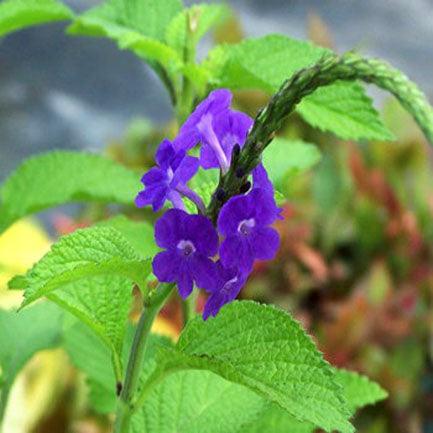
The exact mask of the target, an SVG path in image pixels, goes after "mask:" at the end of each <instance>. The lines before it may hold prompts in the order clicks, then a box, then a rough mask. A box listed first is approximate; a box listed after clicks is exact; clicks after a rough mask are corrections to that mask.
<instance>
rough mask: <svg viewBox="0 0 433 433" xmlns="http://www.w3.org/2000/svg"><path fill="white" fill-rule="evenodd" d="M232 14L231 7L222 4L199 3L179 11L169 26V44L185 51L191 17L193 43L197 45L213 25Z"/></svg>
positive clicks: (167, 37) (166, 33) (167, 39)
mask: <svg viewBox="0 0 433 433" xmlns="http://www.w3.org/2000/svg"><path fill="white" fill-rule="evenodd" d="M229 16H230V9H229V8H228V7H227V6H226V5H222V4H206V3H203V4H198V5H193V6H191V7H190V8H187V9H184V10H182V11H181V12H179V13H178V14H177V15H176V16H175V17H174V18H173V19H172V20H171V21H170V23H169V25H168V26H167V30H166V32H165V39H166V42H167V44H168V45H170V46H171V47H173V48H174V49H176V50H177V51H178V52H181V53H182V52H183V50H184V48H185V46H186V43H187V39H186V38H187V31H186V30H187V25H188V17H190V20H191V24H192V28H191V37H192V41H191V42H192V43H193V44H194V45H196V44H197V43H198V42H199V41H200V39H201V38H202V37H203V36H204V35H205V34H206V33H207V32H208V31H209V30H210V29H212V27H215V26H217V25H218V24H221V23H222V22H224V20H226V19H227V18H228V17H229Z"/></svg>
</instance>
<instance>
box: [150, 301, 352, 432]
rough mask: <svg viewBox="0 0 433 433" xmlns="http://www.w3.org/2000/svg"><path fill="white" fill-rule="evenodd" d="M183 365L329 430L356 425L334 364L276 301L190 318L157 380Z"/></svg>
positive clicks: (345, 429) (233, 305)
mask: <svg viewBox="0 0 433 433" xmlns="http://www.w3.org/2000/svg"><path fill="white" fill-rule="evenodd" d="M181 368H183V369H207V370H210V371H213V372H214V373H217V374H219V375H221V376H222V377H224V378H225V379H227V380H230V381H232V382H235V383H239V384H241V385H244V386H247V387H249V388H250V389H252V390H254V391H255V392H257V393H258V394H259V395H261V396H263V397H265V398H266V399H268V400H270V401H273V402H276V403H278V404H279V405H280V406H281V407H283V408H284V409H285V410H287V411H288V412H289V413H290V414H291V415H293V416H294V417H295V418H297V419H299V420H300V421H307V422H311V423H312V424H314V425H318V426H320V427H321V428H323V429H325V430H327V431H331V430H334V429H335V430H339V431H341V432H352V431H353V427H352V426H351V424H350V422H349V421H348V417H349V416H350V414H349V412H348V410H347V408H346V406H345V401H344V397H343V396H342V394H341V389H340V387H339V385H338V384H337V382H336V380H335V377H334V372H333V370H332V369H331V368H330V366H329V365H328V364H327V363H326V362H325V361H324V360H323V358H322V356H321V354H320V353H319V352H318V351H317V349H316V348H315V346H314V344H313V342H312V341H311V339H310V338H309V337H308V336H307V335H306V334H305V332H304V331H303V330H302V329H301V327H300V326H299V324H298V323H297V322H295V321H294V320H293V319H292V318H291V317H290V316H289V315H288V314H287V313H285V312H284V311H282V310H278V309H276V308H274V307H272V306H266V305H261V304H257V303H255V302H246V301H244V302H233V303H231V304H229V305H227V306H225V307H224V308H223V309H222V310H221V312H220V313H219V314H218V315H217V317H215V318H213V319H210V320H208V321H206V322H204V321H203V320H202V319H201V318H196V319H194V320H192V321H190V322H189V323H188V324H187V326H186V327H185V329H184V331H183V332H182V334H181V336H180V339H179V342H178V344H177V345H176V348H175V350H165V351H162V352H161V359H160V363H159V371H158V370H157V371H156V372H155V373H154V375H153V376H154V377H153V380H155V378H156V377H158V375H159V374H167V372H169V371H171V370H179V369H181ZM151 384H152V381H151V380H150V379H149V385H148V386H150V387H151ZM145 389H146V388H145Z"/></svg>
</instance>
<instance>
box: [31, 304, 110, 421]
mask: <svg viewBox="0 0 433 433" xmlns="http://www.w3.org/2000/svg"><path fill="white" fill-rule="evenodd" d="M24 311H25V310H24ZM63 345H64V348H65V350H66V352H67V353H68V355H69V357H70V359H71V361H72V363H73V364H74V365H75V367H77V368H78V369H79V370H81V371H82V372H83V373H84V374H85V375H86V379H87V383H88V385H89V401H90V404H91V406H92V407H93V408H94V409H95V410H96V411H98V412H100V413H109V412H112V411H113V409H114V407H115V405H116V378H115V375H114V370H113V366H112V363H111V359H112V358H111V352H110V349H109V348H108V347H107V346H106V345H104V344H102V342H101V340H100V339H99V338H98V337H97V336H96V334H95V333H94V332H92V330H91V329H90V328H88V327H87V326H85V325H84V324H83V323H80V322H78V321H77V320H75V319H73V318H71V320H65V326H64V332H63Z"/></svg>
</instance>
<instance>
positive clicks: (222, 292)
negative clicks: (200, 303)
mask: <svg viewBox="0 0 433 433" xmlns="http://www.w3.org/2000/svg"><path fill="white" fill-rule="evenodd" d="M216 267H217V269H218V273H219V285H218V287H217V289H216V290H214V291H212V293H211V295H210V296H209V298H208V299H207V301H206V304H205V307H204V311H203V319H204V320H206V319H207V318H208V317H209V316H214V317H215V316H216V315H217V313H218V312H219V310H220V309H221V308H222V307H223V306H224V305H225V304H228V303H229V302H231V301H233V300H234V299H235V298H236V297H237V296H238V294H239V292H240V291H241V289H242V287H243V286H244V285H245V282H246V280H247V278H248V275H247V274H243V273H240V272H239V271H237V270H236V269H235V268H224V267H223V266H222V265H221V262H217V263H216Z"/></svg>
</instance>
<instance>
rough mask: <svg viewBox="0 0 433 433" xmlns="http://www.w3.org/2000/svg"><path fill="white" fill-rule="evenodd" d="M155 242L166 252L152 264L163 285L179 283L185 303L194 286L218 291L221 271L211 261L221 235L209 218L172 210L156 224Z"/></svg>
mask: <svg viewBox="0 0 433 433" xmlns="http://www.w3.org/2000/svg"><path fill="white" fill-rule="evenodd" d="M155 240H156V243H157V245H158V246H160V247H161V248H164V249H165V251H162V252H160V253H158V254H157V255H156V256H155V258H154V259H153V262H152V266H153V273H154V274H155V275H156V277H157V278H158V280H159V281H162V282H166V283H174V282H175V283H177V286H178V289H179V294H180V296H181V297H182V298H183V299H185V298H186V297H188V295H189V294H190V293H191V291H192V289H193V283H195V284H196V286H197V287H199V288H202V289H206V290H212V289H214V287H215V284H216V279H217V271H216V265H215V263H214V262H213V261H212V260H211V259H210V258H209V257H212V256H214V255H215V254H216V253H217V250H218V235H217V232H216V230H215V229H214V227H213V226H212V223H211V221H210V220H209V219H208V218H206V217H205V216H202V215H189V214H187V213H186V212H184V211H182V210H179V209H170V210H168V211H167V212H166V213H165V214H164V215H163V216H162V217H161V218H160V219H159V220H158V221H157V222H156V225H155Z"/></svg>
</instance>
